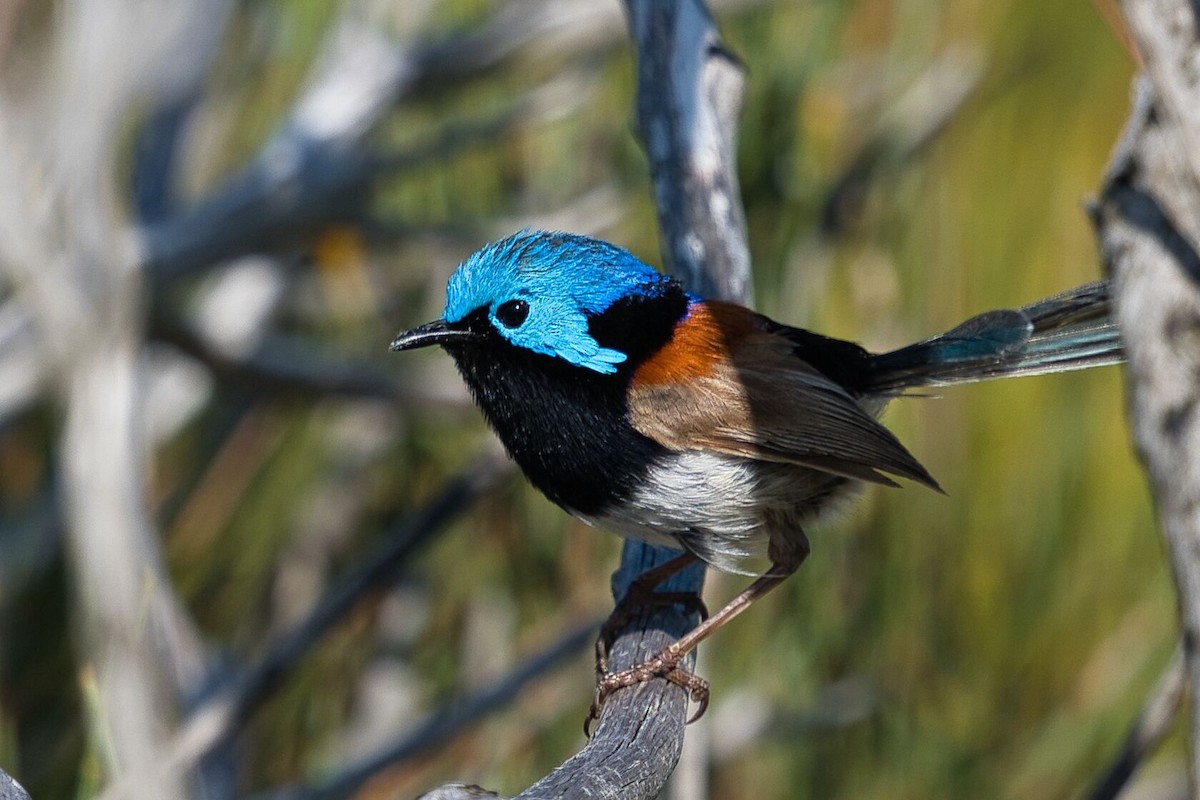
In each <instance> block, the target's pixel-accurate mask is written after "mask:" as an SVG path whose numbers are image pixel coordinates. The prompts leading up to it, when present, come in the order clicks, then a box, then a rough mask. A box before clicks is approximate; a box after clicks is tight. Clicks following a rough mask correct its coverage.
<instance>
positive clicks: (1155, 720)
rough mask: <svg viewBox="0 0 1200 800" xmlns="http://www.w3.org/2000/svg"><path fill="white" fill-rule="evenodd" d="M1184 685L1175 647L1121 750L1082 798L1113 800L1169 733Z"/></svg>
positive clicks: (1184, 675)
mask: <svg viewBox="0 0 1200 800" xmlns="http://www.w3.org/2000/svg"><path fill="white" fill-rule="evenodd" d="M1186 686H1187V671H1186V670H1185V669H1184V660H1183V648H1177V649H1176V650H1175V654H1174V655H1172V656H1171V661H1170V662H1169V663H1168V664H1167V668H1166V669H1165V670H1163V674H1162V675H1161V676H1160V677H1159V679H1158V683H1156V684H1155V685H1154V689H1153V690H1151V692H1150V695H1149V696H1148V697H1147V698H1146V702H1145V703H1144V704H1143V705H1142V710H1141V711H1140V712H1139V713H1138V716H1137V719H1136V720H1134V722H1133V726H1132V727H1131V728H1130V729H1129V733H1128V734H1126V736H1125V743H1124V744H1123V745H1122V746H1121V751H1120V752H1119V753H1117V756H1116V758H1114V759H1113V760H1112V762H1111V763H1110V764H1109V765H1108V768H1107V769H1105V771H1104V774H1103V775H1101V776H1100V779H1099V780H1097V781H1096V783H1095V784H1093V786H1092V788H1091V789H1089V790H1088V792H1087V794H1086V795H1085V797H1087V798H1088V800H1116V797H1117V796H1118V795H1120V794H1121V792H1122V791H1123V790H1124V788H1125V785H1126V784H1127V783H1129V779H1130V778H1132V777H1133V773H1134V772H1135V771H1137V768H1138V767H1140V766H1141V765H1142V763H1143V762H1144V761H1145V760H1146V758H1147V757H1149V756H1150V755H1152V754H1153V753H1154V751H1155V750H1157V749H1158V746H1159V744H1161V743H1162V741H1163V739H1165V738H1167V734H1169V733H1170V732H1171V727H1172V726H1173V725H1174V724H1175V716H1176V714H1177V713H1178V712H1179V707H1180V705H1182V703H1183V694H1184V689H1185V687H1186Z"/></svg>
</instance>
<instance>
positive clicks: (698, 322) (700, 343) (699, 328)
mask: <svg viewBox="0 0 1200 800" xmlns="http://www.w3.org/2000/svg"><path fill="white" fill-rule="evenodd" d="M762 329H763V328H762V318H761V317H760V316H759V315H758V314H755V313H754V312H753V311H749V310H748V309H745V308H743V307H742V306H738V305H734V304H733V303H722V302H718V301H706V302H703V303H696V304H694V305H693V306H692V307H691V308H690V309H689V312H688V315H687V316H686V317H685V318H684V319H683V320H682V321H681V322H680V323H679V324H678V325H676V326H675V334H674V336H672V337H671V341H669V342H667V343H666V344H665V345H663V346H662V347H661V348H660V349H659V350H658V352H657V353H655V354H654V355H652V356H650V358H648V359H646V360H645V361H644V362H642V365H641V366H640V367H638V368H637V371H635V372H634V373H633V381H634V383H636V384H640V385H642V386H651V385H656V384H664V383H677V382H680V381H687V380H691V379H693V378H702V377H704V376H705V375H710V374H712V372H713V370H714V369H715V367H716V365H717V364H719V363H720V362H722V361H728V360H729V345H730V343H731V342H736V341H737V340H738V339H741V338H742V337H744V336H747V335H749V334H751V333H754V332H757V331H761V330H762Z"/></svg>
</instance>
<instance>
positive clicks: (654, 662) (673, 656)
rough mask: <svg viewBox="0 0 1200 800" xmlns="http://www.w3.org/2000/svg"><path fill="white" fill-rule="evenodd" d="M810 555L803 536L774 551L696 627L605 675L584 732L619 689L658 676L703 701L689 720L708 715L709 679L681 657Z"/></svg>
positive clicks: (781, 579) (770, 588)
mask: <svg viewBox="0 0 1200 800" xmlns="http://www.w3.org/2000/svg"><path fill="white" fill-rule="evenodd" d="M801 537H803V534H801ZM807 555H808V542H807V539H803V538H802V539H800V540H799V541H798V542H797V543H795V545H794V546H793V548H790V549H789V551H788V552H787V553H786V554H784V553H779V554H778V556H777V554H775V553H772V565H771V569H770V570H769V571H768V572H767V574H766V575H763V576H762V577H761V578H758V579H757V580H755V581H754V583H752V584H750V585H749V586H748V587H746V589H745V590H743V591H742V592H741V593H740V594H739V595H737V596H736V597H734V598H733V599H732V600H730V601H729V602H728V603H726V604H725V605H724V606H723V607H722V608H721V609H720V610H719V611H717V612H716V613H715V614H713V615H712V616H711V617H709V618H708V619H706V620H704V621H703V622H701V623H700V624H699V625H697V626H696V627H694V628H692V629H691V630H690V631H688V632H687V633H686V634H684V635H683V636H682V637H681V638H679V639H678V640H677V641H675V642H673V643H672V644H669V645H667V646H666V647H665V648H663V650H662V652H660V653H659V654H658V655H656V656H654V657H653V658H650V659H647V660H646V661H643V662H642V663H641V664H638V665H637V666H634V667H630V668H629V669H625V670H621V671H620V672H614V673H609V674H606V675H604V676H603V677H602V678H601V679H600V680H599V681H597V683H596V696H595V699H594V700H593V701H592V707H591V709H590V710H589V712H588V718H587V719H586V720H585V721H584V725H583V728H584V732H585V733H586V732H587V731H588V730H589V729H590V728H591V724H592V722H593V721H595V720H597V719H599V718H600V712H601V710H603V708H604V703H605V701H606V700H608V698H609V696H610V695H612V694H613V693H614V692H616V691H617V690H618V689H622V688H625V687H627V686H635V685H637V684H639V683H644V682H645V681H648V680H651V679H653V678H658V677H662V678H666V679H667V680H668V681H670V682H671V683H674V684H675V685H677V686H680V687H682V688H683V689H684V690H686V691H687V693H688V698H689V699H690V700H692V702H695V703H698V704H699V705H700V708H699V709H697V710H696V713H695V714H693V715H692V718H691V719H689V720H688V722H689V723H692V722H695V721H696V720H698V719H700V717H702V716H704V712H705V711H707V710H708V681H706V680H704V679H703V678H700V677H698V676H696V675H693V674H692V673H690V672H688V671H687V670H683V669H680V668H679V662H680V660H682V659H683V657H684V656H686V655H687V654H688V653H690V652H692V650H695V649H696V647H697V646H698V645H699V644H700V643H701V642H703V641H704V640H705V639H707V638H708V637H709V636H712V635H713V634H714V633H716V632H717V630H719V629H720V628H721V627H722V626H723V625H724V624H725V623H727V622H729V621H730V620H732V619H733V618H734V617H736V616H737V615H738V614H741V613H742V612H743V611H745V610H746V609H747V608H749V607H750V606H751V605H752V604H753V603H754V601H755V600H758V599H759V598H760V597H762V596H763V595H765V594H766V593H767V592H769V591H771V590H772V589H774V588H775V587H776V586H778V585H779V584H781V583H783V582H784V581H785V580H786V579H787V578H788V576H790V575H791V574H792V573H794V572H795V571H796V570H797V569H799V568H800V564H801V563H803V561H804V559H805V557H806V556H807ZM667 563H668V564H669V563H672V562H667Z"/></svg>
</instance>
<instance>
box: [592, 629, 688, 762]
mask: <svg viewBox="0 0 1200 800" xmlns="http://www.w3.org/2000/svg"><path fill="white" fill-rule="evenodd" d="M678 662H679V655H678V654H677V653H676V652H675V650H674V649H673V647H667V648H666V649H665V650H663V651H662V652H661V653H659V654H658V655H656V656H654V657H653V658H651V659H648V660H646V661H643V662H642V663H641V664H638V665H636V666H634V667H630V668H629V669H624V670H621V671H620V672H609V673H605V674H603V675H601V676H600V679H599V680H597V681H596V693H595V695H594V697H593V699H592V705H591V708H589V709H588V715H587V718H586V719H584V721H583V733H584V735H585V736H587V737H588V738H589V739H590V738H591V736H592V732H591V728H592V723H593V722H596V721H598V720H599V719H600V714H601V712H603V710H604V704H605V703H606V702H607V701H608V698H609V697H610V696H612V694H613V693H614V692H616V691H617V690H618V689H624V688H627V687H629V686H636V685H637V684H639V683H645V682H646V681H649V680H652V679H654V678H665V679H666V680H668V681H670V682H671V683H673V684H675V685H676V686H678V687H680V688H681V689H683V690H684V691H686V692H687V694H688V699H689V700H691V701H692V702H694V703H699V705H700V707H699V708H698V709H697V710H696V713H695V714H693V715H692V716H691V718H690V719H688V721H687V724H689V725H690V724H692V723H693V722H695V721H696V720H698V719H700V718H701V717H702V716H704V712H705V711H707V710H708V698H709V686H708V681H706V680H704V678H701V677H700V676H699V675H696V674H694V673H691V672H688V671H687V670H685V669H680V668H679V666H678Z"/></svg>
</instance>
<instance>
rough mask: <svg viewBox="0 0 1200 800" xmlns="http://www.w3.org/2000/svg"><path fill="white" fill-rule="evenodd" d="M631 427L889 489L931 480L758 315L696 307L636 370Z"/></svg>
mask: <svg viewBox="0 0 1200 800" xmlns="http://www.w3.org/2000/svg"><path fill="white" fill-rule="evenodd" d="M629 419H630V422H631V424H632V425H633V427H634V428H635V429H637V430H638V431H639V432H640V433H642V434H643V435H645V436H648V437H650V438H651V439H654V440H655V441H657V442H659V443H661V444H662V445H664V446H665V447H668V448H671V449H673V450H696V449H707V450H715V451H717V452H721V453H728V454H730V455H737V456H743V457H746V458H753V459H759V460H762V461H776V462H784V463H791V464H798V465H801V466H805V467H809V468H812V469H816V470H820V471H823V472H828V473H831V474H834V475H843V476H846V477H849V478H856V479H858V480H864V481H870V482H873V483H882V484H885V485H891V486H895V485H896V484H895V482H894V481H892V480H891V479H889V478H888V477H886V476H885V475H883V474H881V473H889V474H892V475H897V476H900V477H904V478H909V479H911V480H915V481H918V482H920V483H923V484H925V485H927V486H930V487H932V488H935V489H939V491H940V487H938V484H937V482H936V481H935V480H934V479H933V477H932V476H930V474H929V473H928V472H927V471H926V470H925V468H924V467H923V466H921V464H920V463H919V462H918V461H917V460H916V459H915V458H914V457H913V456H912V455H911V454H910V453H909V452H908V451H907V450H906V449H905V448H904V445H902V444H900V442H899V441H898V440H897V439H896V437H895V436H893V435H892V433H891V432H890V431H889V430H888V429H887V428H885V427H883V425H881V424H880V423H879V422H877V421H876V420H875V418H874V417H873V416H871V414H869V413H868V412H867V411H866V410H865V409H864V408H863V407H862V406H861V405H860V404H859V403H858V401H857V400H855V399H854V397H852V396H851V395H850V394H849V393H848V392H846V391H845V390H844V389H842V388H841V387H840V386H838V385H837V384H836V383H835V382H833V381H832V380H830V379H829V378H828V377H826V376H825V375H824V374H822V373H821V372H818V371H817V370H815V369H813V368H812V367H810V366H809V365H808V364H806V363H805V362H804V361H802V360H800V359H799V358H798V357H797V356H796V355H795V352H794V348H793V347H792V345H791V343H790V342H788V340H786V339H785V338H783V337H781V336H778V335H777V334H774V333H771V332H770V331H769V329H768V323H767V322H766V319H765V318H764V317H761V316H759V315H757V314H754V313H753V312H751V311H748V310H746V309H744V308H741V307H740V306H733V305H728V304H719V303H706V304H703V305H698V306H694V307H693V311H692V313H691V314H690V315H689V317H688V318H687V320H685V321H684V322H682V323H680V327H679V331H678V333H677V334H676V336H675V338H674V339H673V340H672V342H670V343H668V345H666V346H665V347H664V348H663V349H662V350H660V351H659V353H657V354H655V356H653V357H652V358H651V359H650V360H648V361H647V362H646V363H645V364H644V365H643V366H642V367H641V368H640V369H639V370H638V372H637V373H635V376H634V379H633V381H632V383H631V386H630V393H629Z"/></svg>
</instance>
